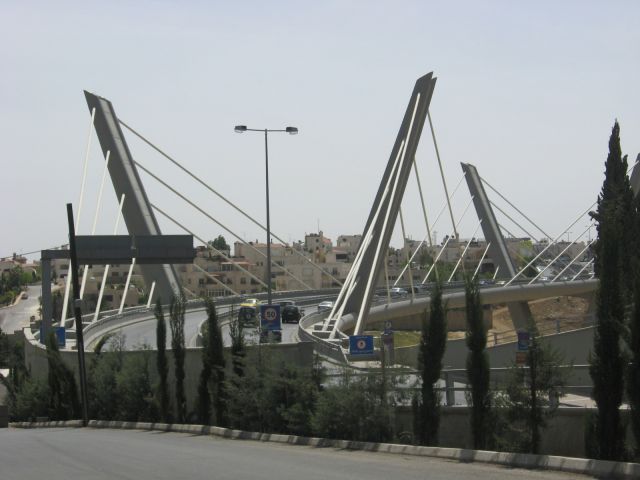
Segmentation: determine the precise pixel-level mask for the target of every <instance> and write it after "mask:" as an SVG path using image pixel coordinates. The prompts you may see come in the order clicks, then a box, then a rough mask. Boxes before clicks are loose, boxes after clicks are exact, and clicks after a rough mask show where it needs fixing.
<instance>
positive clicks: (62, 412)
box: [47, 332, 80, 420]
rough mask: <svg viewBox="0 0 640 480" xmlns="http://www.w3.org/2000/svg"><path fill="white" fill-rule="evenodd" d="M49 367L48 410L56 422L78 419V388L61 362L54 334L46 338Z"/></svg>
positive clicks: (70, 373) (70, 372)
mask: <svg viewBox="0 0 640 480" xmlns="http://www.w3.org/2000/svg"><path fill="white" fill-rule="evenodd" d="M47 363H48V366H49V410H50V412H51V416H52V417H53V418H54V419H56V420H68V419H70V418H78V417H80V402H79V400H78V388H77V386H76V380H75V378H74V376H73V372H72V371H71V370H70V369H69V367H67V366H66V365H65V364H64V362H63V361H62V357H61V356H60V350H59V349H58V341H57V339H56V335H55V333H54V332H49V335H48V336H47Z"/></svg>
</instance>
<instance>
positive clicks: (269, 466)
mask: <svg viewBox="0 0 640 480" xmlns="http://www.w3.org/2000/svg"><path fill="white" fill-rule="evenodd" d="M0 478H2V480H41V479H46V480H73V479H83V480H97V479H114V478H117V479H132V480H146V479H154V480H156V479H157V480H164V479H171V480H174V479H189V480H200V479H207V480H212V479H214V480H328V479H338V480H347V479H348V480H376V479H385V480H387V479H390V478H392V479H394V480H402V479H411V480H416V479H429V480H438V479H447V480H460V479H469V478H473V479H474V480H482V479H491V480H507V479H513V478H518V479H519V480H534V479H536V480H541V479H562V480H568V479H570V478H592V477H584V476H579V475H575V474H564V473H558V472H544V471H530V470H523V469H510V468H504V467H499V466H493V465H487V464H481V463H458V462H452V461H447V460H439V459H433V458H427V457H416V456H409V455H406V456H405V455H392V454H384V453H369V452H359V451H357V452H356V451H347V450H340V449H334V448H314V447H303V446H290V445H282V444H274V443H263V442H255V441H240V440H227V439H221V438H217V437H209V436H193V435H187V434H179V433H161V432H144V431H133V430H129V431H127V430H101V429H95V430H94V429H53V428H48V429H33V430H21V429H0Z"/></svg>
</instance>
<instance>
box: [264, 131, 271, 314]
mask: <svg viewBox="0 0 640 480" xmlns="http://www.w3.org/2000/svg"><path fill="white" fill-rule="evenodd" d="M268 133H269V131H268V130H267V129H266V128H265V129H264V165H265V182H266V192H267V304H268V305H271V220H270V218H269V145H268V142H267V136H268Z"/></svg>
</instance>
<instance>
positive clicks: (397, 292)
mask: <svg viewBox="0 0 640 480" xmlns="http://www.w3.org/2000/svg"><path fill="white" fill-rule="evenodd" d="M389 294H390V295H391V298H404V297H406V296H407V295H408V292H407V291H406V290H405V289H404V288H400V287H393V288H392V289H391V290H389Z"/></svg>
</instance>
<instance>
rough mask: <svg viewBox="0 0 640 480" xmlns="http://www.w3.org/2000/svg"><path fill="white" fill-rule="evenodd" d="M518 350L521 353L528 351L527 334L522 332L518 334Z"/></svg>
mask: <svg viewBox="0 0 640 480" xmlns="http://www.w3.org/2000/svg"><path fill="white" fill-rule="evenodd" d="M518 350H519V351H521V352H526V351H527V350H529V332H525V331H524V330H520V331H519V332H518Z"/></svg>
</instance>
